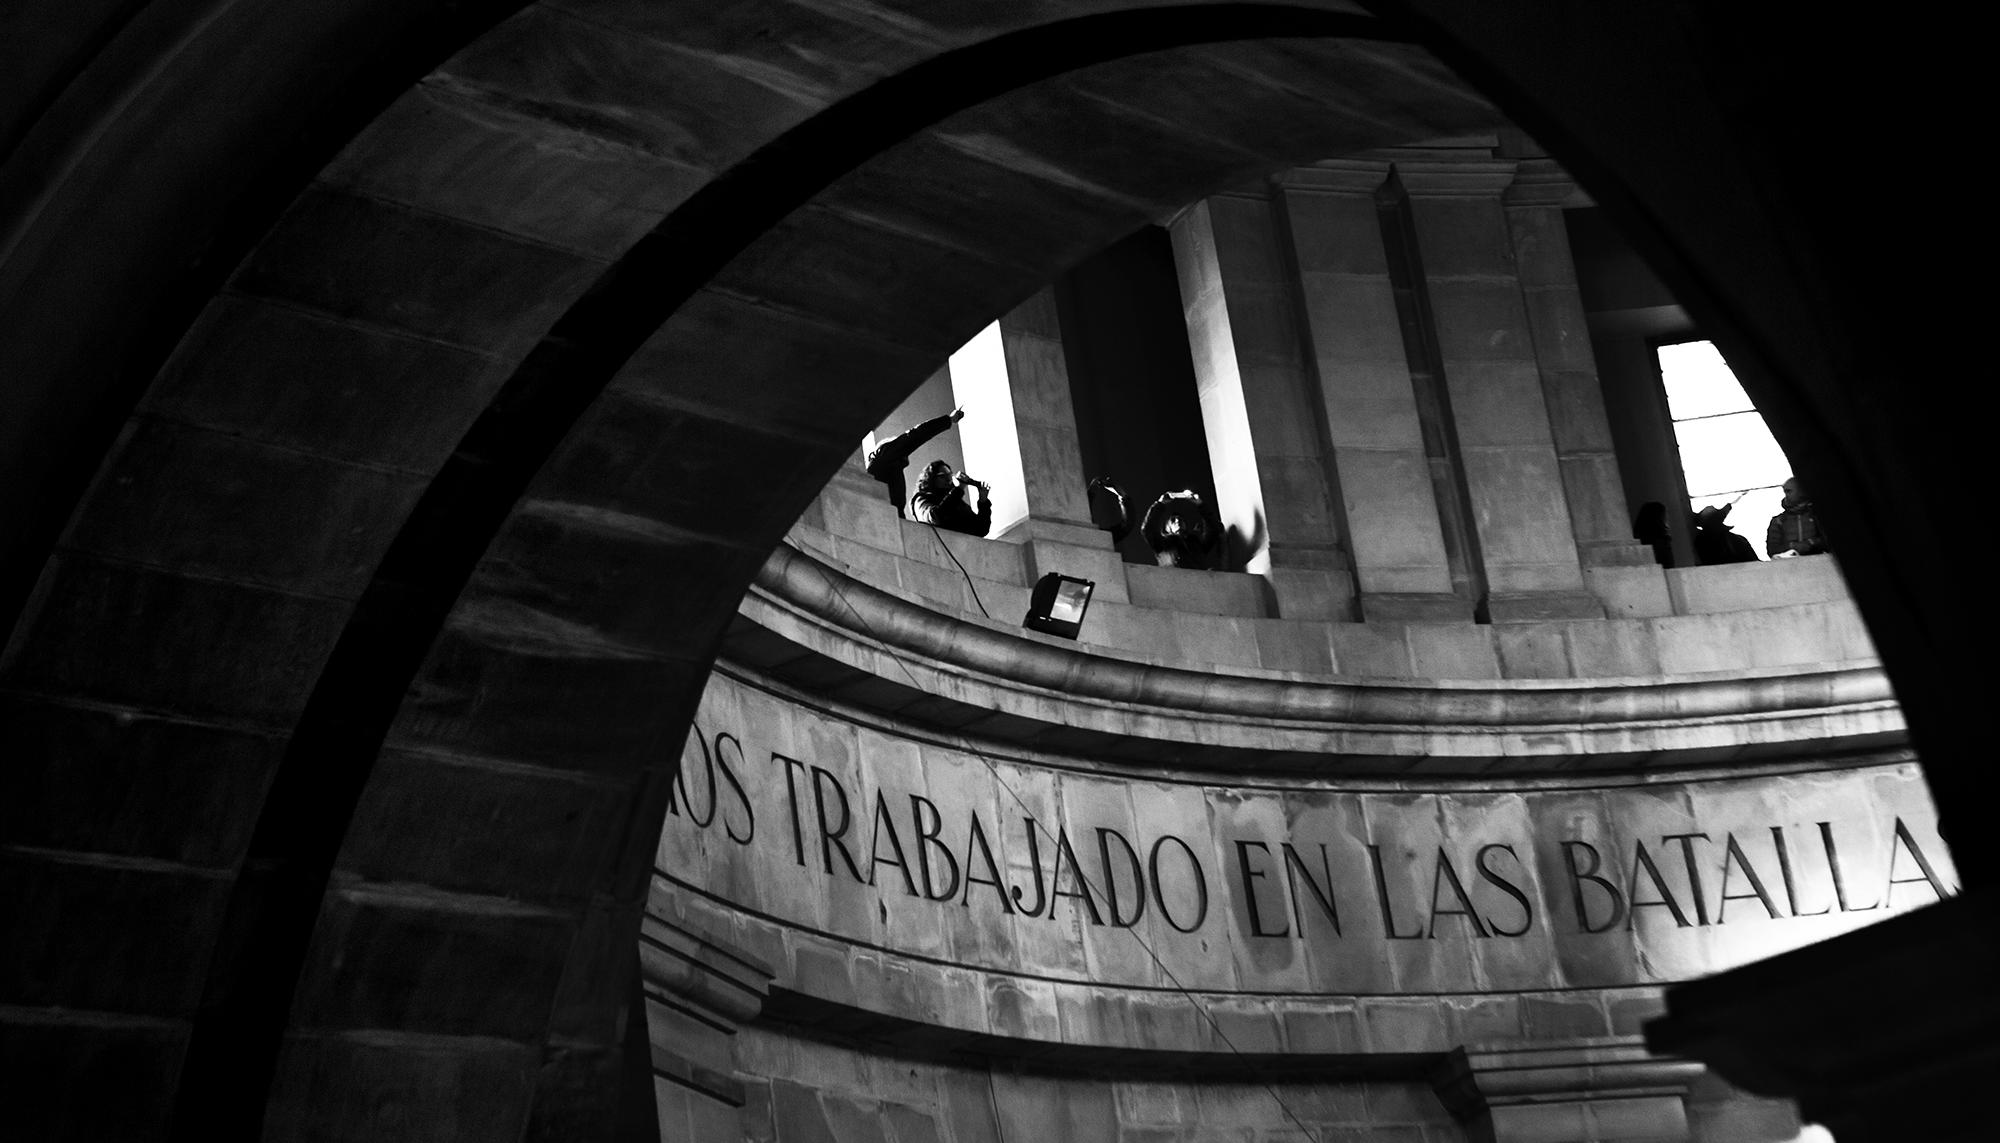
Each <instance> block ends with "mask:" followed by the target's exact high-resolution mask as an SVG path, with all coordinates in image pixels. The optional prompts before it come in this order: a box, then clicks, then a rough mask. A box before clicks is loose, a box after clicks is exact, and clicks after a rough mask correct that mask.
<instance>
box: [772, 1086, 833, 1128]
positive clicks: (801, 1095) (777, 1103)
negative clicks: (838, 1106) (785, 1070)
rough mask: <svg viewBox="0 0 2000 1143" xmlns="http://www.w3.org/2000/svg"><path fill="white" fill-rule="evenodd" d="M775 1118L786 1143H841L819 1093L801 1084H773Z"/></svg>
mask: <svg viewBox="0 0 2000 1143" xmlns="http://www.w3.org/2000/svg"><path fill="white" fill-rule="evenodd" d="M771 1119H772V1122H773V1123H774V1124H775V1125H776V1127H777V1133H776V1134H777V1137H778V1138H779V1139H781V1140H784V1143H838V1140H839V1136H837V1135H836V1134H834V1130H833V1127H832V1125H831V1124H830V1123H829V1122H828V1120H827V1115H826V1111H825V1109H824V1108H822V1107H821V1106H820V1101H819V1093H818V1092H817V1091H814V1090H813V1089H812V1088H809V1087H805V1086H803V1085H801V1084H797V1083H792V1082H790V1081H789V1080H783V1079H774V1080H772V1081H771Z"/></svg>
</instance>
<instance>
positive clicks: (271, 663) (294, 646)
mask: <svg viewBox="0 0 2000 1143" xmlns="http://www.w3.org/2000/svg"><path fill="white" fill-rule="evenodd" d="M348 611H349V608H348V605H347V604H345V603H342V602H339V601H337V600H326V599H313V598H308V597H304V596H299V595H294V594H291V593H289V592H286V593H280V592H276V591H269V590H265V589H261V588H253V587H249V586H243V585H238V584H230V583H220V582H217V581H214V580H206V579H190V578H187V577H183V576H179V575H174V574H172V573H170V572H163V571H158V570H155V569H151V568H144V567H137V566H134V565H131V564H123V563H111V562H108V561H102V560H98V559H94V558H92V557H89V556H83V555H58V556H56V557H54V558H52V559H51V560H50V562H49V565H48V568H47V570H46V571H44V573H43V579H42V585H41V591H40V597H39V610H38V611H37V612H36V613H34V614H32V615H30V616H26V617H24V618H23V619H22V620H21V623H20V625H19V627H17V628H16V630H15V634H14V641H13V644H12V645H11V646H10V647H9V648H8V649H7V652H8V653H7V669H8V674H9V676H10V679H9V681H10V682H11V683H13V685H15V686H17V687H21V688H23V689H33V690H46V691H51V692H55V693H73V694H78V695H86V696H89V697H91V698H93V699H97V700H100V701H106V702H111V703H130V704H132V705H134V706H138V707H142V708H148V709H152V710H170V711H174V712H176V713H180V714H187V715H194V716H197V717H201V716H211V717H212V716H228V717H230V718H233V719H248V720H251V721H253V722H268V723H272V724H277V723H283V724H285V725H290V724H291V722H292V721H293V720H294V719H295V718H296V717H297V712H298V710H299V708H300V706H301V705H302V704H303V703H304V702H305V698H306V695H307V694H308V692H309V691H310V689H311V687H312V685H313V683H314V681H315V680H316V679H317V678H318V677H319V672H320V668H321V666H322V664H323V662H324V660H325V656H326V654H327V653H328V652H329V651H330V650H331V649H332V647H333V642H334V640H335V639H336V638H337V637H338V636H339V633H340V631H341V628H342V627H343V626H344V625H345V624H346V621H347V617H348ZM79 631H85V632H96V633H99V637H97V638H90V639H77V638H74V637H73V635H74V633H76V632H79ZM218 646H224V647H260V648H264V650H263V652H262V653H260V654H259V655H257V656H254V657H251V656H231V655H220V656H218V655H216V654H214V649H215V648H216V647H218Z"/></svg>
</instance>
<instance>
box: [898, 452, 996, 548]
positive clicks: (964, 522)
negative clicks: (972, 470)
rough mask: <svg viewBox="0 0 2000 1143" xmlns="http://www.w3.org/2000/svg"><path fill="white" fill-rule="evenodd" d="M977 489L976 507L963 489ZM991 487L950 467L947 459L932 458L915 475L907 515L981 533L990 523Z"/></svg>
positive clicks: (991, 525)
mask: <svg viewBox="0 0 2000 1143" xmlns="http://www.w3.org/2000/svg"><path fill="white" fill-rule="evenodd" d="M968 488H976V489H978V490H979V507H978V508H976V509H975V508H973V507H972V506H971V505H970V504H968V503H967V502H966V494H965V490H966V489H968ZM991 491H992V490H991V489H990V488H989V487H988V486H987V485H986V483H985V482H984V481H980V480H974V479H973V478H972V477H970V476H967V475H966V474H965V473H963V472H959V471H957V470H956V469H954V468H952V466H951V462H950V461H947V460H934V461H932V462H930V464H929V465H927V466H925V468H924V474H923V476H921V477H919V478H918V479H917V491H916V494H915V495H913V496H911V497H910V518H911V519H912V520H917V521H920V522H922V523H925V524H930V525H932V526H934V527H939V528H950V529H951V530H952V531H954V532H964V533H965V534H966V535H969V536H984V535H985V534H986V533H987V532H988V531H989V530H991V529H992V527H993V500H992V497H991Z"/></svg>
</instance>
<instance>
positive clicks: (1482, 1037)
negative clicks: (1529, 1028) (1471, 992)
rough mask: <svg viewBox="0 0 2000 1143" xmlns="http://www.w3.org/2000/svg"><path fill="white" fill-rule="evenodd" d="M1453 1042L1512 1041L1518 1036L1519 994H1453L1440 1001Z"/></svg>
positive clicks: (1520, 1025)
mask: <svg viewBox="0 0 2000 1143" xmlns="http://www.w3.org/2000/svg"><path fill="white" fill-rule="evenodd" d="M1442 1003H1443V1004H1444V1005H1445V1008H1446V1012H1447V1015H1448V1016H1449V1018H1450V1021H1451V1035H1452V1039H1453V1041H1454V1042H1456V1043H1458V1044H1461V1045H1465V1046H1476V1045H1480V1044H1505V1043H1512V1042H1514V1041H1517V1040H1519V1039H1520V1038H1521V1034H1522V1029H1523V1025H1522V1021H1521V998H1520V997H1519V996H1455V997H1452V998H1450V999H1449V1000H1444V1001H1442Z"/></svg>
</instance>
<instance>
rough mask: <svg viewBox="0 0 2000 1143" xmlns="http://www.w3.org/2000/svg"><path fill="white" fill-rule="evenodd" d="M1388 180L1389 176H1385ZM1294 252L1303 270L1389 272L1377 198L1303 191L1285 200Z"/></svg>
mask: <svg viewBox="0 0 2000 1143" xmlns="http://www.w3.org/2000/svg"><path fill="white" fill-rule="evenodd" d="M1384 177H1385V178H1386V177H1387V172H1386V171H1385V172H1384ZM1282 201H1283V204H1284V211H1285V216H1286V219H1287V221H1288V222H1289V223H1290V230H1291V235H1292V248H1293V250H1294V252H1295V253H1296V255H1297V258H1298V264H1299V266H1300V267H1301V268H1303V269H1306V270H1310V271H1316V272H1319V273H1326V274H1356V275H1376V276H1380V277H1382V278H1383V279H1384V280H1385V287H1384V288H1385V289H1386V279H1387V277H1388V274H1389V260H1388V255H1387V254H1386V253H1385V252H1384V251H1383V248H1382V222H1381V219H1380V216H1379V215H1378V214H1377V212H1376V208H1375V200H1374V197H1373V196H1372V195H1364V194H1322V193H1315V192H1312V191H1307V190H1300V189H1297V188H1292V189H1288V190H1286V191H1285V192H1284V197H1283V200H1282Z"/></svg>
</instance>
